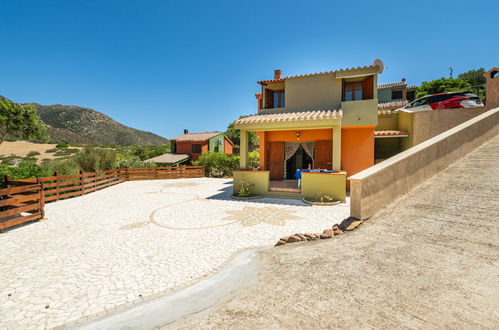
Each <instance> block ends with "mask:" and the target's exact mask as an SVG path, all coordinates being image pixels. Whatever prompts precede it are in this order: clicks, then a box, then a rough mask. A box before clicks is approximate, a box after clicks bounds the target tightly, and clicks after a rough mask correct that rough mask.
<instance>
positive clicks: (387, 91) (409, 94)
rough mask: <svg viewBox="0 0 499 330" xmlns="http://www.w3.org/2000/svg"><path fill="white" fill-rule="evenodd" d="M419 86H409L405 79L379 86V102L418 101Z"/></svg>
mask: <svg viewBox="0 0 499 330" xmlns="http://www.w3.org/2000/svg"><path fill="white" fill-rule="evenodd" d="M416 89H417V86H407V83H406V81H405V78H402V80H401V81H399V82H395V83H390V84H382V85H378V102H379V103H381V104H382V103H387V102H394V101H398V102H404V101H405V102H406V104H407V102H412V101H414V100H415V99H416Z"/></svg>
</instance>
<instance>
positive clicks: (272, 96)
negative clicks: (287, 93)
mask: <svg viewBox="0 0 499 330" xmlns="http://www.w3.org/2000/svg"><path fill="white" fill-rule="evenodd" d="M265 108H266V109H273V108H284V91H272V90H270V89H267V90H266V91H265Z"/></svg>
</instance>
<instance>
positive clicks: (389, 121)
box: [376, 112, 399, 131]
mask: <svg viewBox="0 0 499 330" xmlns="http://www.w3.org/2000/svg"><path fill="white" fill-rule="evenodd" d="M398 129H399V115H398V112H392V113H391V114H389V115H381V116H378V126H376V130H377V131H390V130H398Z"/></svg>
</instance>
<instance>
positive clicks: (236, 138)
mask: <svg viewBox="0 0 499 330" xmlns="http://www.w3.org/2000/svg"><path fill="white" fill-rule="evenodd" d="M245 117H248V116H239V119H241V118H245ZM225 135H226V136H227V137H228V138H229V139H230V140H231V141H232V142H233V143H234V145H237V146H239V145H240V144H241V130H239V129H236V128H234V122H232V123H230V124H229V126H228V127H227V130H226V131H225ZM248 140H249V145H250V146H252V147H256V146H258V143H259V139H258V136H256V133H255V132H252V131H250V132H248Z"/></svg>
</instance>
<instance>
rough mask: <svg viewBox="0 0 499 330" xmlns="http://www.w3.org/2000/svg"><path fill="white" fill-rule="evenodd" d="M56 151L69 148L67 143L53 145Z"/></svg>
mask: <svg viewBox="0 0 499 330" xmlns="http://www.w3.org/2000/svg"><path fill="white" fill-rule="evenodd" d="M55 147H56V149H64V148H67V147H69V144H67V143H58V144H56V145H55Z"/></svg>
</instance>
